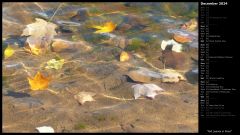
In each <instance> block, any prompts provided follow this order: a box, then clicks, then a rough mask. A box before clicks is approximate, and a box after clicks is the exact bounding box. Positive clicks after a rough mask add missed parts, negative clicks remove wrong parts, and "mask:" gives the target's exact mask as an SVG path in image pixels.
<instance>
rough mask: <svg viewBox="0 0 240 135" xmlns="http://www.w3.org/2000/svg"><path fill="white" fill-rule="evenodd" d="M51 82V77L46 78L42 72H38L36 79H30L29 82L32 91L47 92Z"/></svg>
mask: <svg viewBox="0 0 240 135" xmlns="http://www.w3.org/2000/svg"><path fill="white" fill-rule="evenodd" d="M50 80H51V79H50V77H44V76H43V75H42V74H41V72H37V74H36V75H35V76H34V78H32V77H28V82H29V85H30V86H31V90H46V88H47V87H48V85H49V83H50Z"/></svg>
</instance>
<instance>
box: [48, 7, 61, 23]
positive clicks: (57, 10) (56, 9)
mask: <svg viewBox="0 0 240 135" xmlns="http://www.w3.org/2000/svg"><path fill="white" fill-rule="evenodd" d="M62 4H63V3H60V4H59V6H58V8H57V9H56V10H55V12H54V13H53V15H52V17H51V18H50V19H49V22H50V21H52V19H53V17H54V16H55V14H56V13H57V11H58V10H59V9H60V7H61V6H62Z"/></svg>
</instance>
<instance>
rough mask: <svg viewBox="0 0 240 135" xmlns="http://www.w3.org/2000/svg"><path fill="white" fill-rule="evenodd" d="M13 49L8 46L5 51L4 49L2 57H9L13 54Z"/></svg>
mask: <svg viewBox="0 0 240 135" xmlns="http://www.w3.org/2000/svg"><path fill="white" fill-rule="evenodd" d="M14 52H15V51H14V50H13V49H12V47H10V46H8V47H7V48H6V49H5V51H4V57H5V58H8V57H11V56H12V55H13V54H14Z"/></svg>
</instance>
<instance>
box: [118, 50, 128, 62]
mask: <svg viewBox="0 0 240 135" xmlns="http://www.w3.org/2000/svg"><path fill="white" fill-rule="evenodd" d="M129 59H130V57H129V54H128V53H127V52H125V51H123V52H122V53H121V55H120V61H121V62H124V61H128V60H129Z"/></svg>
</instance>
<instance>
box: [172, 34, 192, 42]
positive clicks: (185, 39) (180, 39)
mask: <svg viewBox="0 0 240 135" xmlns="http://www.w3.org/2000/svg"><path fill="white" fill-rule="evenodd" d="M173 38H174V40H175V41H177V42H179V43H187V42H191V41H192V39H191V38H189V37H187V36H181V35H176V34H175V35H174V36H173Z"/></svg>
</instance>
